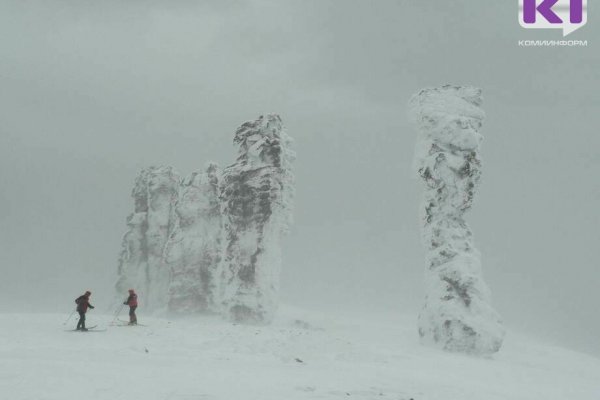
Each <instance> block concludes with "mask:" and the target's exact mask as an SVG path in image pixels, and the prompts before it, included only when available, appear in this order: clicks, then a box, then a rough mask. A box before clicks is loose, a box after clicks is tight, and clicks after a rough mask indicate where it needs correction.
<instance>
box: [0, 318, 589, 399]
mask: <svg viewBox="0 0 600 400" xmlns="http://www.w3.org/2000/svg"><path fill="white" fill-rule="evenodd" d="M95 311H96V310H91V311H90V312H89V313H88V325H94V324H96V323H97V324H99V327H107V328H108V329H107V330H106V331H104V332H88V333H81V332H66V331H65V329H67V328H72V327H73V326H74V325H75V318H74V319H73V320H71V321H70V324H69V326H68V327H65V326H63V325H62V322H63V321H64V319H65V318H66V316H65V315H62V314H61V315H52V314H0V398H2V399H11V400H23V399H27V400H54V399H56V400H70V399H76V398H86V399H101V400H102V399H107V400H120V399H144V400H203V399H224V400H238V399H244V400H248V399H261V400H265V399H277V400H293V399H382V400H386V399H388V400H391V399H393V400H409V399H414V400H433V399H435V400H438V399H439V400H500V399H502V400H519V399H523V400H537V399H539V400H552V399H561V400H565V399H576V400H588V399H589V400H598V399H600V359H597V358H593V357H589V356H586V355H584V354H580V353H575V352H572V351H568V350H564V349H560V348H556V347H550V346H545V345H540V344H536V343H535V342H533V341H531V340H527V339H523V338H516V337H515V336H514V335H509V336H508V337H507V340H506V343H505V346H504V348H503V349H502V351H501V352H500V353H499V354H497V355H496V356H494V357H492V358H489V359H479V358H472V357H467V356H460V355H453V354H446V353H443V352H439V351H437V350H433V349H429V348H425V347H422V346H420V345H418V341H417V338H416V334H415V320H414V318H400V317H398V316H392V315H387V316H377V317H374V316H370V317H369V318H367V317H364V316H360V318H359V317H355V318H343V317H332V316H327V315H323V314H318V313H314V312H309V311H304V310H298V309H292V308H285V309H283V310H281V311H280V313H279V315H280V316H279V318H278V319H277V320H276V322H275V323H274V324H273V325H271V326H269V327H249V326H241V325H232V324H229V323H227V322H224V321H221V320H220V319H219V318H212V317H204V318H194V319H178V320H177V319H175V320H166V319H159V318H145V317H144V315H143V313H140V316H139V318H140V322H143V323H146V324H147V325H148V326H147V327H143V326H138V327H111V326H109V322H110V320H111V317H110V316H105V315H98V314H95ZM392 317H393V318H392Z"/></svg>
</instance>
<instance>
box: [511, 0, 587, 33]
mask: <svg viewBox="0 0 600 400" xmlns="http://www.w3.org/2000/svg"><path fill="white" fill-rule="evenodd" d="M519 5H520V13H519V24H521V26H522V27H523V28H526V29H561V30H562V31H563V36H567V35H568V34H570V33H572V32H575V31H576V30H577V29H579V28H581V27H583V26H584V25H585V24H586V23H587V0H519Z"/></svg>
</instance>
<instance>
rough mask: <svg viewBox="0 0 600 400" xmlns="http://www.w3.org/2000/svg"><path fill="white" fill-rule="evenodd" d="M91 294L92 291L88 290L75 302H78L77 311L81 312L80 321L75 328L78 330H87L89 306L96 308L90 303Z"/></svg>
mask: <svg viewBox="0 0 600 400" xmlns="http://www.w3.org/2000/svg"><path fill="white" fill-rule="evenodd" d="M91 295H92V292H90V291H89V290H88V291H86V292H85V293H84V294H83V295H81V296H79V297H78V298H76V299H75V303H77V312H78V313H79V321H78V322H77V328H75V330H77V331H79V330H82V331H87V329H86V327H85V313H86V312H87V310H88V307H89V308H94V306H93V305H91V304H90V296H91Z"/></svg>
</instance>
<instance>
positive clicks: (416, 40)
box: [0, 0, 600, 355]
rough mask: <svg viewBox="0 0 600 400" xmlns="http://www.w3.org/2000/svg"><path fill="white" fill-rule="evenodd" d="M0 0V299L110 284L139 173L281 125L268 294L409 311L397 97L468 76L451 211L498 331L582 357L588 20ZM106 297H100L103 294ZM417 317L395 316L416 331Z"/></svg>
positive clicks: (402, 105) (411, 219) (484, 12)
mask: <svg viewBox="0 0 600 400" xmlns="http://www.w3.org/2000/svg"><path fill="white" fill-rule="evenodd" d="M432 3H434V2H424V1H417V0H412V1H408V0H406V1H402V0H398V1H387V0H379V1H366V0H361V1H357V0H343V1H342V0H337V1H326V0H302V1H301V0H295V1H282V0H273V1H231V0H227V1H223V0H219V1H211V2H208V1H207V2H200V1H198V2H195V1H183V0H181V1H127V2H126V1H116V0H115V1H102V2H98V1H82V0H77V1H75V0H73V1H58V0H57V1H50V0H45V1H24V0H19V1H16V0H15V1H8V0H0V188H1V189H0V270H1V277H2V279H1V280H0V310H18V309H26V310H44V311H47V310H53V311H57V312H65V313H68V312H70V310H71V308H72V304H71V303H72V299H73V298H74V297H75V296H76V295H77V294H79V292H81V291H82V290H85V289H88V288H89V289H91V290H92V291H94V296H95V298H96V299H97V301H98V302H100V303H102V297H103V294H104V293H108V288H109V287H110V285H111V284H112V280H113V279H114V274H115V271H116V265H117V257H118V253H119V251H120V242H121V236H122V234H123V233H124V230H125V223H124V222H125V217H126V216H127V214H128V213H129V212H130V211H131V209H132V201H131V199H130V198H129V193H130V190H131V187H132V184H133V179H134V177H135V176H136V174H137V172H138V170H139V169H141V168H142V167H144V166H147V165H151V164H170V165H173V166H175V167H176V168H177V169H178V170H179V171H180V172H181V173H182V174H187V173H189V172H191V171H193V170H195V169H200V168H202V167H203V166H204V164H205V163H206V162H207V161H209V160H214V161H217V162H218V163H220V164H221V165H226V164H227V163H229V162H232V161H233V159H234V157H235V149H234V148H233V146H232V144H231V141H232V137H233V133H234V131H235V128H236V127H237V126H239V125H240V124H241V123H242V122H244V121H245V120H249V119H254V118H256V117H257V116H258V115H260V114H261V113H266V112H276V113H279V114H280V115H281V116H282V118H283V120H284V123H285V124H286V126H287V128H288V132H289V134H290V135H291V136H292V137H294V138H295V140H296V151H297V153H298V160H297V163H296V176H297V199H296V213H295V219H296V225H295V227H294V229H293V232H292V233H291V235H290V236H289V237H288V238H287V239H286V243H285V250H284V273H283V292H282V296H283V299H284V301H287V302H290V303H293V304H298V305H305V306H316V305H317V304H319V303H321V304H326V305H327V307H328V308H331V309H336V308H340V307H347V308H348V309H352V308H360V309H362V310H371V311H373V310H393V311H397V312H398V313H413V314H416V313H418V310H419V307H420V305H421V303H422V300H423V284H422V283H423V282H422V279H423V273H424V268H425V262H424V251H423V249H422V247H421V245H420V232H419V222H418V217H417V210H418V206H419V202H420V198H421V187H420V182H419V181H417V180H416V179H414V178H413V172H412V170H411V163H412V156H413V150H414V143H415V138H416V132H415V131H414V129H413V127H412V126H410V124H409V122H408V121H407V118H406V103H407V101H408V98H409V97H410V95H411V94H412V93H414V92H415V91H417V90H418V89H420V88H421V87H424V86H434V85H440V84H445V83H453V84H461V83H466V84H473V85H476V86H480V87H482V88H483V90H484V95H485V103H484V108H485V110H486V112H487V115H488V118H487V120H486V122H485V125H484V130H483V132H482V133H483V134H484V136H485V142H484V147H483V150H482V157H483V160H484V170H483V172H484V180H483V184H482V187H481V190H480V194H479V197H478V201H477V202H476V204H475V206H474V209H473V210H472V212H471V213H470V215H469V216H468V219H469V222H470V223H471V225H472V228H473V231H474V234H475V239H476V243H477V245H478V246H479V248H480V250H481V251H482V253H483V266H484V274H485V278H486V281H487V282H488V284H489V286H490V287H491V289H492V292H493V294H494V305H495V307H496V308H497V309H498V310H499V311H500V313H501V314H502V315H503V317H504V319H505V321H506V323H507V325H508V326H509V329H513V330H516V331H524V332H529V333H531V334H534V335H538V336H541V337H543V338H544V339H546V340H550V341H554V342H556V343H559V344H562V345H565V346H569V347H573V348H576V349H580V350H583V351H587V352H592V353H595V354H596V355H600V344H599V343H598V341H597V337H598V335H600V317H599V314H598V306H599V305H600V304H599V302H598V299H597V297H596V293H597V292H598V286H599V285H600V271H599V270H598V265H599V263H598V261H597V258H598V256H597V248H598V244H599V243H600V233H599V230H600V229H599V228H600V217H599V213H598V204H600V188H599V182H600V179H599V178H598V173H600V155H599V151H598V148H599V147H600V139H599V138H598V129H597V127H598V126H600V113H599V111H600V95H599V94H598V93H599V92H600V90H599V89H600V84H599V82H600V72H599V68H598V65H600V51H598V48H597V46H596V43H595V40H596V39H597V38H599V37H600V22H599V21H597V20H595V18H594V14H591V16H590V21H589V22H588V25H587V26H586V27H584V28H583V29H581V30H580V31H577V32H575V33H574V34H572V35H571V36H570V37H569V38H573V39H588V40H589V42H590V46H589V47H588V48H520V47H518V46H517V40H519V39H560V38H561V34H560V32H559V31H526V30H523V29H522V28H521V27H520V26H519V24H518V22H517V12H518V10H517V4H516V2H514V1H513V2H483V1H475V0H469V1H467V0H457V1H453V2H441V1H436V2H435V4H432ZM105 297H106V296H105ZM415 329H416V328H415Z"/></svg>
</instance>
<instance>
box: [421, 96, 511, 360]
mask: <svg viewBox="0 0 600 400" xmlns="http://www.w3.org/2000/svg"><path fill="white" fill-rule="evenodd" d="M481 103H482V97H481V90H480V89H477V88H474V87H457V86H444V87H441V88H435V89H425V90H422V91H421V92H420V93H418V94H417V95H415V96H414V97H413V98H412V99H411V101H410V108H411V116H412V118H413V119H414V122H415V124H416V125H417V127H418V129H419V139H418V145H417V152H416V156H415V165H416V168H417V170H418V173H419V175H420V177H421V178H422V179H423V181H424V184H425V185H424V186H425V195H424V200H423V214H422V215H423V242H424V244H425V246H426V248H427V250H428V253H427V263H428V273H427V289H426V293H427V297H426V300H425V305H424V307H423V310H422V312H421V315H420V316H419V334H420V336H421V337H422V339H423V341H424V342H425V343H431V344H434V345H436V346H439V347H441V348H443V349H445V350H450V351H460V352H466V353H476V354H489V353H493V352H496V351H498V350H499V349H500V346H501V345H502V338H503V336H504V329H503V328H502V325H501V322H500V316H499V315H498V313H496V311H495V310H494V309H493V308H492V307H491V305H490V303H491V294H490V290H489V288H488V287H487V285H486V284H485V282H484V281H483V277H482V272H481V261H480V254H479V252H478V251H477V249H476V248H475V246H474V243H473V235H472V233H471V230H470V228H469V226H468V225H467V223H466V222H465V220H464V213H465V212H467V211H468V210H469V209H470V208H471V205H472V204H473V199H474V197H475V193H476V190H477V185H478V184H479V180H480V177H481V161H480V159H479V154H478V151H479V145H480V143H481V141H482V136H481V134H480V133H479V130H480V128H481V125H482V122H483V119H484V117H485V114H484V112H483V110H482V109H481V108H480V106H481Z"/></svg>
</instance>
